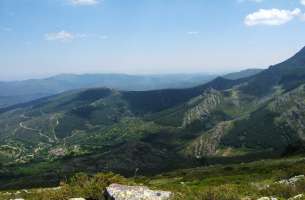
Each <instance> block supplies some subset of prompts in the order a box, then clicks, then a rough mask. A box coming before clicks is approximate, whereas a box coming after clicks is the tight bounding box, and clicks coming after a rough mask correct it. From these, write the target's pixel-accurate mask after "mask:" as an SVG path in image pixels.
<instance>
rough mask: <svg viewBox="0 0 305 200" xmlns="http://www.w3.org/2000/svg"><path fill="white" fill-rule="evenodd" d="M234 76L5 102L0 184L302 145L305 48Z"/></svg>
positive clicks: (0, 117)
mask: <svg viewBox="0 0 305 200" xmlns="http://www.w3.org/2000/svg"><path fill="white" fill-rule="evenodd" d="M257 72H258V71H257ZM230 76H231V79H228V78H224V77H218V78H215V79H213V80H212V81H210V82H207V83H205V84H201V85H199V86H195V87H191V88H181V89H162V90H161V89H159V90H149V91H122V90H116V89H109V88H105V87H102V88H97V87H95V88H90V89H75V90H71V91H67V92H63V93H61V94H57V95H53V96H50V97H45V98H42V99H38V100H35V101H31V102H27V103H23V104H18V105H13V106H11V107H6V108H2V109H0V126H1V127H2V129H1V130H0V163H2V169H3V170H1V168H0V177H6V178H5V179H1V180H0V185H1V186H2V187H9V184H16V183H15V182H14V181H16V177H18V178H19V177H23V179H22V180H26V179H32V178H33V177H37V176H39V177H41V176H48V177H51V178H48V179H47V180H48V181H47V183H48V184H52V183H55V182H57V181H58V180H60V179H61V177H63V176H66V175H69V174H73V173H74V172H78V171H86V172H97V171H115V172H119V173H123V174H125V175H132V174H134V171H135V170H138V171H139V172H138V173H139V174H141V173H142V174H152V173H157V172H160V171H166V170H169V169H174V168H184V167H192V166H198V165H206V164H211V163H220V162H226V163H227V162H235V161H236V162H245V161H249V160H255V159H260V158H266V157H271V156H282V155H286V154H289V153H292V152H296V151H299V150H300V149H303V147H304V141H305V102H304V99H305V48H303V49H302V50H301V51H300V52H298V53H297V54H296V55H294V56H293V57H292V58H290V59H288V60H286V61H284V62H282V63H280V64H276V65H273V66H271V67H269V68H268V69H266V70H263V71H261V72H258V73H257V74H255V73H254V74H251V75H250V76H246V77H244V76H241V77H242V78H239V79H235V78H234V77H236V75H234V77H233V78H232V75H230ZM64 79H66V78H64ZM4 169H5V170H4ZM34 169H35V170H34ZM2 180H4V181H2ZM36 180H41V181H42V182H33V185H35V184H36V185H37V186H40V185H41V184H46V179H39V178H37V179H36Z"/></svg>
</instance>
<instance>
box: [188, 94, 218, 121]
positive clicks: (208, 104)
mask: <svg viewBox="0 0 305 200" xmlns="http://www.w3.org/2000/svg"><path fill="white" fill-rule="evenodd" d="M220 102H221V93H220V92H219V91H217V90H214V89H210V90H209V91H207V92H205V93H204V94H202V95H200V96H198V97H196V98H194V99H192V100H191V101H190V102H188V106H190V107H192V108H191V109H189V110H188V111H187V112H186V113H185V115H184V119H183V124H182V126H184V127H185V126H187V125H189V124H191V123H192V122H194V121H196V120H204V119H205V118H207V117H208V116H209V115H210V113H211V112H212V111H213V110H214V109H215V108H216V107H217V106H218V105H219V104H220Z"/></svg>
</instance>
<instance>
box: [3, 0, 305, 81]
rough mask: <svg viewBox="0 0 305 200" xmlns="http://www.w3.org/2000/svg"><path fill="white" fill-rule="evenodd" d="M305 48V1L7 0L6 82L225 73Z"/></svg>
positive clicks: (278, 59)
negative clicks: (74, 75)
mask: <svg viewBox="0 0 305 200" xmlns="http://www.w3.org/2000/svg"><path fill="white" fill-rule="evenodd" d="M303 46H305V0H0V70H1V73H0V80H20V79H27V78H37V77H45V76H49V75H55V74H60V73H77V74H81V73H128V74H158V73H166V74H168V73H209V74H217V73H226V72H231V71H238V70H242V69H246V68H266V67H268V66H269V65H272V64H276V63H278V62H281V61H283V60H285V59H287V58H288V57H290V56H292V55H293V54H294V53H296V52H297V51H298V50H300V49H301V48H302V47H303Z"/></svg>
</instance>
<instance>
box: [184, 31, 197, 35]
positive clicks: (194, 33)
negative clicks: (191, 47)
mask: <svg viewBox="0 0 305 200" xmlns="http://www.w3.org/2000/svg"><path fill="white" fill-rule="evenodd" d="M199 33H200V32H199V31H189V32H187V34H189V35H198V34H199Z"/></svg>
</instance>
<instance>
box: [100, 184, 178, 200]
mask: <svg viewBox="0 0 305 200" xmlns="http://www.w3.org/2000/svg"><path fill="white" fill-rule="evenodd" d="M171 196H172V193H171V192H167V191H157V190H150V189H149V188H148V187H146V186H126V185H120V184H111V185H110V186H109V187H107V188H106V193H105V197H106V199H107V200H168V199H170V198H171Z"/></svg>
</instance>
